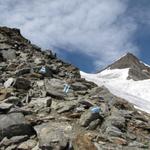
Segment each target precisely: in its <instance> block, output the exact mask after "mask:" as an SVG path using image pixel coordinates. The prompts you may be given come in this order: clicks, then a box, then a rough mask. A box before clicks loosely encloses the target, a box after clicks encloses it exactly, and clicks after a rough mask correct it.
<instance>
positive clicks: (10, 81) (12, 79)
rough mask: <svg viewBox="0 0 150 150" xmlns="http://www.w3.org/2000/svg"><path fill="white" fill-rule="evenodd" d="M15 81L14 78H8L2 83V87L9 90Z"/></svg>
mask: <svg viewBox="0 0 150 150" xmlns="http://www.w3.org/2000/svg"><path fill="white" fill-rule="evenodd" d="M14 81H15V79H14V78H9V79H8V80H7V81H5V83H4V87H5V88H9V87H11V86H12V84H13V83H14Z"/></svg>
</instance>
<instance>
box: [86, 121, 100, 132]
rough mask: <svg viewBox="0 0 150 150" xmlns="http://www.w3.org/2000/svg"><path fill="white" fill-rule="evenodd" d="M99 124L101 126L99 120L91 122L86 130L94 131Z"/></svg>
mask: <svg viewBox="0 0 150 150" xmlns="http://www.w3.org/2000/svg"><path fill="white" fill-rule="evenodd" d="M100 124H101V120H100V119H96V120H94V121H92V122H91V123H90V124H89V126H88V129H89V130H95V129H96V128H97V127H98V126H99V125H100Z"/></svg>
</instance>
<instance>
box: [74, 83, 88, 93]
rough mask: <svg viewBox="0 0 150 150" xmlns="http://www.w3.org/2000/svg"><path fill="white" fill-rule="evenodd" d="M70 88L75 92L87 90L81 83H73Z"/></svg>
mask: <svg viewBox="0 0 150 150" xmlns="http://www.w3.org/2000/svg"><path fill="white" fill-rule="evenodd" d="M71 87H72V89H73V90H75V91H80V90H87V89H88V87H87V86H85V85H84V84H83V83H82V82H75V83H73V84H71Z"/></svg>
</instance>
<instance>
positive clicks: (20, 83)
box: [13, 78, 31, 90]
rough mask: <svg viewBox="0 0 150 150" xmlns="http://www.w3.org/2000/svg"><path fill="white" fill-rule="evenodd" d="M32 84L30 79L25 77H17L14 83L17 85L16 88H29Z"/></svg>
mask: <svg viewBox="0 0 150 150" xmlns="http://www.w3.org/2000/svg"><path fill="white" fill-rule="evenodd" d="M30 84H31V83H30V81H29V80H27V79H25V78H17V79H16V81H15V82H14V84H13V87H15V88H16V89H24V90H29V88H30Z"/></svg>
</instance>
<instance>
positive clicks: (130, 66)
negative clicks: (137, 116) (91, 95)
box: [80, 53, 150, 113]
mask: <svg viewBox="0 0 150 150" xmlns="http://www.w3.org/2000/svg"><path fill="white" fill-rule="evenodd" d="M80 73H81V76H82V77H83V78H85V79H86V80H89V81H92V82H94V83H96V84H97V85H98V86H102V85H104V86H105V87H107V88H108V89H109V90H110V92H112V93H113V94H114V95H116V96H118V97H121V98H124V99H126V100H127V101H129V102H131V103H133V104H134V106H135V107H137V108H138V109H141V110H143V111H145V112H148V113H150V67H149V66H148V65H146V64H144V63H143V62H141V61H140V60H139V59H138V58H137V57H135V56H134V55H133V54H131V53H127V54H126V55H124V56H123V57H121V58H120V59H119V60H117V61H115V62H114V63H113V64H111V65H109V66H108V67H107V68H106V69H104V70H102V71H101V72H98V73H96V74H87V73H85V72H82V71H81V72H80Z"/></svg>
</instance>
